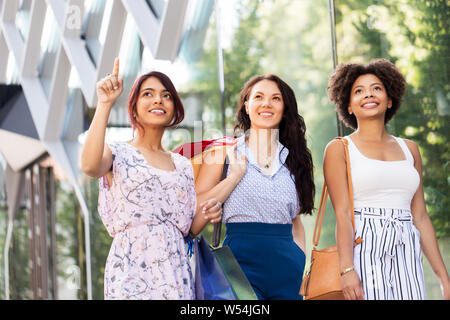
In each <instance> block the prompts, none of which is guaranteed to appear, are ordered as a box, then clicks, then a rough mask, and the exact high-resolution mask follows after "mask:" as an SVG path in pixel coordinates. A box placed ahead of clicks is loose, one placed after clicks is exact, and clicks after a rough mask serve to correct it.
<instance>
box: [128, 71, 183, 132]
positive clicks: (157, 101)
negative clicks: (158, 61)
mask: <svg viewBox="0 0 450 320" xmlns="http://www.w3.org/2000/svg"><path fill="white" fill-rule="evenodd" d="M136 111H137V114H136V119H137V121H138V122H139V123H140V124H142V125H143V126H144V127H145V126H150V127H161V126H167V125H168V124H169V123H170V121H171V120H172V118H173V116H174V102H173V98H172V95H171V94H170V92H169V91H168V90H167V89H166V87H164V86H163V84H162V83H161V81H159V79H158V78H156V77H149V78H147V79H146V80H145V81H144V82H143V83H142V85H141V88H140V90H139V97H138V99H137V102H136Z"/></svg>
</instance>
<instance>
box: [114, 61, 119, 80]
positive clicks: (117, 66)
mask: <svg viewBox="0 0 450 320" xmlns="http://www.w3.org/2000/svg"><path fill="white" fill-rule="evenodd" d="M113 76H115V77H116V78H117V77H118V76H119V58H116V59H114V68H113Z"/></svg>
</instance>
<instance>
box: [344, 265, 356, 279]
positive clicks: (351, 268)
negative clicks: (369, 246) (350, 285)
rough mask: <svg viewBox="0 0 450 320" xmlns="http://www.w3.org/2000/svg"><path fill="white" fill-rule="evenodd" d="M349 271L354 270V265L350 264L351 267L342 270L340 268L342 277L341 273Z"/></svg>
mask: <svg viewBox="0 0 450 320" xmlns="http://www.w3.org/2000/svg"><path fill="white" fill-rule="evenodd" d="M351 271H355V266H351V267H348V268H344V269H342V270H341V277H342V276H343V275H345V274H347V273H349V272H351Z"/></svg>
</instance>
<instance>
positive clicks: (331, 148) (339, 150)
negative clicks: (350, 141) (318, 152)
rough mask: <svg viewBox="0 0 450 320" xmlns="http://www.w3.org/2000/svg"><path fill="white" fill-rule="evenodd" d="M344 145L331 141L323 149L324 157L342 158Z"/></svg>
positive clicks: (337, 141) (334, 140)
mask: <svg viewBox="0 0 450 320" xmlns="http://www.w3.org/2000/svg"><path fill="white" fill-rule="evenodd" d="M344 152H345V151H344V145H343V143H342V142H341V141H339V140H337V139H333V140H331V141H330V142H328V144H327V145H326V147H325V152H324V156H325V157H333V158H334V157H342V156H344Z"/></svg>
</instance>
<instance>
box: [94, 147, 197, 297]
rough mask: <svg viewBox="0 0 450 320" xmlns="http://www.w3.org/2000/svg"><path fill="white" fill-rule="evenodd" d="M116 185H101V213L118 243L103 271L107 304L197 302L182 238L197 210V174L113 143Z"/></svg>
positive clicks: (184, 163)
mask: <svg viewBox="0 0 450 320" xmlns="http://www.w3.org/2000/svg"><path fill="white" fill-rule="evenodd" d="M109 147H110V149H111V152H112V154H113V167H112V173H113V180H112V181H113V183H112V186H109V184H108V180H107V178H106V176H104V177H102V178H100V181H99V199H98V212H99V214H100V217H101V219H102V221H103V224H104V225H105V227H106V229H107V230H108V232H109V234H110V235H111V236H112V237H114V240H113V242H112V245H111V249H110V251H109V255H108V258H107V261H106V267H105V284H104V286H105V299H122V300H131V299H158V300H162V299H164V300H165V299H194V298H195V296H194V283H193V277H192V272H191V267H190V262H189V258H188V255H187V249H186V244H185V240H184V237H185V236H186V235H187V234H188V232H189V229H190V226H191V223H192V219H193V217H194V212H195V208H196V196H195V187H194V176H193V169H192V165H191V163H190V161H189V160H188V159H186V158H185V157H183V156H181V155H179V154H176V153H170V154H171V157H172V160H173V163H174V164H175V167H176V169H175V170H173V171H166V170H162V169H158V168H155V167H152V166H151V165H150V164H149V163H148V162H147V160H146V159H145V158H144V156H143V154H142V153H141V152H140V151H139V150H138V149H137V148H135V147H134V146H132V145H130V144H128V143H125V142H122V143H111V144H109Z"/></svg>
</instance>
